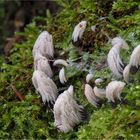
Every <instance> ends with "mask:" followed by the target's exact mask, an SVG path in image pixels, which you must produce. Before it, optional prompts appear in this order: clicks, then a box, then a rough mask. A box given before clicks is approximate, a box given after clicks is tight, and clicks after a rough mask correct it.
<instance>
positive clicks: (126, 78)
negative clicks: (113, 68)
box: [123, 64, 130, 83]
mask: <svg viewBox="0 0 140 140" xmlns="http://www.w3.org/2000/svg"><path fill="white" fill-rule="evenodd" d="M129 74H130V65H129V64H128V65H127V66H126V67H125V68H124V70H123V78H124V81H125V82H126V83H128V82H129Z"/></svg>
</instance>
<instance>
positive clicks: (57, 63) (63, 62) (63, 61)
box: [53, 59, 68, 67]
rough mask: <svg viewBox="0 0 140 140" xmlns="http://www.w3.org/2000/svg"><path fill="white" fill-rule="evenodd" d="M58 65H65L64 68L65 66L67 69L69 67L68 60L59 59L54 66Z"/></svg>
mask: <svg viewBox="0 0 140 140" xmlns="http://www.w3.org/2000/svg"><path fill="white" fill-rule="evenodd" d="M56 65H63V66H65V67H67V66H68V63H67V61H66V60H63V59H57V60H55V61H54V63H53V66H56Z"/></svg>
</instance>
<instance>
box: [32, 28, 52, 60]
mask: <svg viewBox="0 0 140 140" xmlns="http://www.w3.org/2000/svg"><path fill="white" fill-rule="evenodd" d="M38 52H39V53H40V54H41V55H43V56H45V57H48V58H52V57H53V55H54V48H53V39H52V35H51V34H49V33H48V32H47V31H43V32H42V33H41V34H40V35H39V36H38V38H37V40H36V42H35V44H34V47H33V57H35V55H36V53H38Z"/></svg>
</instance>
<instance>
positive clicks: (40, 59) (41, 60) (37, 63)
mask: <svg viewBox="0 0 140 140" xmlns="http://www.w3.org/2000/svg"><path fill="white" fill-rule="evenodd" d="M34 69H35V70H39V71H42V72H44V73H45V74H46V75H47V76H48V77H52V75H53V72H52V69H51V67H50V64H49V62H48V59H47V58H46V57H44V56H42V55H41V54H40V53H36V55H35V58H34Z"/></svg>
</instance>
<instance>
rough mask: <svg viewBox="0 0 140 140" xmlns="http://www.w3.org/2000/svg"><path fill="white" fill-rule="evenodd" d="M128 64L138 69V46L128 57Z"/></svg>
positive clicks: (139, 63) (139, 47) (139, 64)
mask: <svg viewBox="0 0 140 140" xmlns="http://www.w3.org/2000/svg"><path fill="white" fill-rule="evenodd" d="M129 64H130V65H131V66H135V67H136V68H138V67H139V66H140V45H138V46H137V47H136V48H135V49H134V50H133V52H132V54H131V56H130V61H129Z"/></svg>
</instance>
